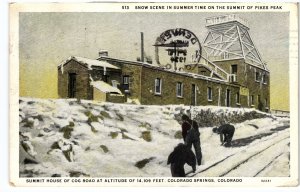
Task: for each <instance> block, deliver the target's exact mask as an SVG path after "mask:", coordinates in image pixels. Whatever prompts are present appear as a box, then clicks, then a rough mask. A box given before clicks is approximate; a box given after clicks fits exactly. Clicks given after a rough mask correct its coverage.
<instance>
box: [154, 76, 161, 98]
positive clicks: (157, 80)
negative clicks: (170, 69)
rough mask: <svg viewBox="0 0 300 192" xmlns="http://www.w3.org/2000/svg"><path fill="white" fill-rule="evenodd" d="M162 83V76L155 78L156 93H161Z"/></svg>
mask: <svg viewBox="0 0 300 192" xmlns="http://www.w3.org/2000/svg"><path fill="white" fill-rule="evenodd" d="M161 83H162V81H161V79H160V78H156V79H155V94H156V95H160V94H161Z"/></svg>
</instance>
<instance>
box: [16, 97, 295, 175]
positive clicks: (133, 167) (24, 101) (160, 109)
mask: <svg viewBox="0 0 300 192" xmlns="http://www.w3.org/2000/svg"><path fill="white" fill-rule="evenodd" d="M189 109H190V108H189V107H188V106H182V105H176V106H175V105H170V106H143V105H130V104H112V103H97V102H93V101H83V100H82V101H80V102H77V101H76V100H74V99H73V100H71V99H69V100H65V99H57V100H55V99H53V100H46V99H31V98H20V110H19V111H20V112H19V122H20V176H21V177H32V176H34V177H51V176H58V177H59V176H61V177H69V176H71V177H77V176H83V177H88V176H91V177H132V176H133V177H155V176H159V177H162V176H170V167H169V165H167V158H168V155H169V154H170V153H171V152H172V151H173V148H174V147H175V146H176V145H177V144H178V143H181V142H182V141H183V140H182V138H180V135H181V133H180V130H181V126H180V123H179V122H178V121H177V119H179V117H180V115H181V114H182V113H184V112H188V111H189ZM192 111H193V116H195V117H196V116H197V114H198V113H199V114H200V111H201V114H203V111H209V113H213V114H215V116H219V117H229V116H230V115H231V118H233V115H235V116H242V115H243V114H245V113H249V112H251V113H252V114H254V113H255V114H256V113H257V114H259V115H262V116H264V118H255V119H253V118H250V119H249V120H245V121H242V122H238V123H234V124H233V125H234V126H235V128H236V131H235V135H234V138H233V145H232V147H229V148H225V147H223V146H220V141H219V136H218V135H216V134H213V133H212V131H211V129H212V127H213V126H209V127H201V128H200V133H201V136H200V138H201V147H202V154H203V160H202V165H201V166H198V167H197V171H196V172H195V173H189V174H188V175H187V176H194V177H206V176H207V177H210V176H213V177H220V176H228V177H232V176H242V177H243V176H245V177H265V176H270V177H272V176H285V177H287V176H289V174H290V166H289V153H290V148H289V141H290V139H289V136H290V133H289V119H288V118H280V117H274V116H270V115H266V114H262V113H260V112H257V111H255V110H253V109H233V108H224V107H222V108H220V107H213V106H209V107H207V106H206V107H193V110H192ZM252 117H253V115H252ZM214 118H215V117H214ZM199 124H201V122H199ZM23 149H24V150H23ZM25 159H26V160H25ZM28 159H29V160H31V161H36V163H32V162H28ZM24 160H25V163H24ZM185 169H186V172H189V171H190V170H191V168H190V167H189V166H187V165H186V167H185Z"/></svg>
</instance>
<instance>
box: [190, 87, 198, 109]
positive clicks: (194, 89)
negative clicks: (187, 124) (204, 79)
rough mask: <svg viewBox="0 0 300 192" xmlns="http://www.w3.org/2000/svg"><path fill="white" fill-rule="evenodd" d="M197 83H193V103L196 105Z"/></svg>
mask: <svg viewBox="0 0 300 192" xmlns="http://www.w3.org/2000/svg"><path fill="white" fill-rule="evenodd" d="M196 99H197V97H196V85H195V84H192V95H191V105H193V106H195V105H196Z"/></svg>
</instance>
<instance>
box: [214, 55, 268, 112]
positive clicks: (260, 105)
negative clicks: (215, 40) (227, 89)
mask: <svg viewBox="0 0 300 192" xmlns="http://www.w3.org/2000/svg"><path fill="white" fill-rule="evenodd" d="M215 63H216V64H217V65H218V66H219V67H221V68H223V69H224V70H225V71H226V72H228V73H231V65H234V64H236V65H237V66H238V69H237V82H236V83H235V84H237V85H240V86H243V87H246V88H247V89H248V90H249V97H251V95H253V96H254V105H252V106H251V104H250V105H248V96H242V97H241V99H242V100H243V102H244V100H246V101H247V106H248V107H255V108H256V109H259V110H261V111H268V109H266V107H268V108H270V73H269V72H267V71H266V70H263V69H261V68H258V67H255V66H253V65H249V64H247V63H245V61H244V59H237V60H228V61H215ZM255 72H259V74H260V76H259V81H256V80H255ZM262 74H266V76H267V81H266V83H263V82H262ZM259 96H260V101H258V97H259ZM265 99H267V105H266V104H265Z"/></svg>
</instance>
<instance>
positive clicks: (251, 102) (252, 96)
mask: <svg viewBox="0 0 300 192" xmlns="http://www.w3.org/2000/svg"><path fill="white" fill-rule="evenodd" d="M250 105H251V106H252V105H254V95H251V97H250Z"/></svg>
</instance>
